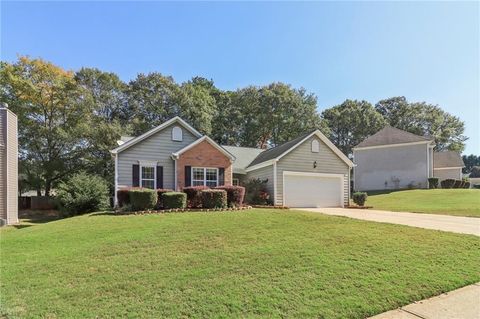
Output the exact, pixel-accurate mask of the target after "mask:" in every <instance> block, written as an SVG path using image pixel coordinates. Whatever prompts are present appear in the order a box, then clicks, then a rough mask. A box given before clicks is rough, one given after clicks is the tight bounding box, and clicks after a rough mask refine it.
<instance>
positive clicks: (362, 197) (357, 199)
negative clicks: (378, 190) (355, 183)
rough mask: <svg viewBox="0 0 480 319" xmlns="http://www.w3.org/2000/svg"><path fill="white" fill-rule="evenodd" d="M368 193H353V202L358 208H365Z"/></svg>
mask: <svg viewBox="0 0 480 319" xmlns="http://www.w3.org/2000/svg"><path fill="white" fill-rule="evenodd" d="M367 197H368V195H367V193H364V192H355V193H353V202H354V203H355V204H357V205H358V206H364V205H365V202H366V201H367Z"/></svg>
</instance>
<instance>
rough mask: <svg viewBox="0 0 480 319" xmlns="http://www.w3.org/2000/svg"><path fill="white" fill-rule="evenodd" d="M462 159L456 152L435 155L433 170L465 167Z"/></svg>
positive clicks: (436, 153)
mask: <svg viewBox="0 0 480 319" xmlns="http://www.w3.org/2000/svg"><path fill="white" fill-rule="evenodd" d="M464 166H465V164H464V163H463V160H462V157H461V156H460V154H459V153H457V152H454V151H444V152H435V153H433V168H443V167H464Z"/></svg>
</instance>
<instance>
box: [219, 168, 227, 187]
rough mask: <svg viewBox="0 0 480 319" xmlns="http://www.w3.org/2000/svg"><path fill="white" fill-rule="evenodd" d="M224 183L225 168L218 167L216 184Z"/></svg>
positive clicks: (221, 184)
mask: <svg viewBox="0 0 480 319" xmlns="http://www.w3.org/2000/svg"><path fill="white" fill-rule="evenodd" d="M223 185H225V168H223V167H219V168H218V186H223Z"/></svg>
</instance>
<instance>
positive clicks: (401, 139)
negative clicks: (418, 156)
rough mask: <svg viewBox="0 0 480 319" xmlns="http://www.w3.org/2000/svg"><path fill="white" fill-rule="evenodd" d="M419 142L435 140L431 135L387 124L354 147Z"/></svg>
mask: <svg viewBox="0 0 480 319" xmlns="http://www.w3.org/2000/svg"><path fill="white" fill-rule="evenodd" d="M418 142H433V139H432V138H429V137H424V136H420V135H415V134H412V133H410V132H406V131H403V130H400V129H398V128H395V127H391V126H389V125H387V126H385V127H384V128H383V129H381V130H380V131H378V132H377V133H375V134H373V135H371V136H369V137H367V138H366V139H365V140H363V141H362V142H361V143H360V144H358V145H357V146H355V147H354V149H356V148H362V147H372V146H382V145H392V144H404V143H418Z"/></svg>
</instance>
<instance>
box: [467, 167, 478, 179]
mask: <svg viewBox="0 0 480 319" xmlns="http://www.w3.org/2000/svg"><path fill="white" fill-rule="evenodd" d="M469 176H470V177H473V178H475V177H480V166H473V167H472V171H471V172H470V175H469Z"/></svg>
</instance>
